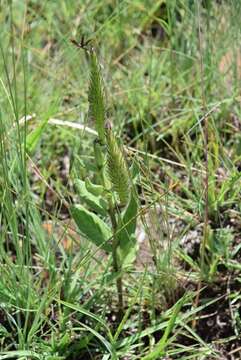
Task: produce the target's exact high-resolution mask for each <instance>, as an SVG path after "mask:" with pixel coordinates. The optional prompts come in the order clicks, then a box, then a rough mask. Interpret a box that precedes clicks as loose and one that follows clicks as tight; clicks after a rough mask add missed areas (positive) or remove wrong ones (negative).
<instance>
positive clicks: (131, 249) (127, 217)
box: [116, 192, 138, 267]
mask: <svg viewBox="0 0 241 360" xmlns="http://www.w3.org/2000/svg"><path fill="white" fill-rule="evenodd" d="M137 212H138V203H137V199H136V195H135V194H134V192H132V193H131V198H130V201H129V204H128V205H127V207H126V209H125V210H124V212H123V214H122V215H121V216H120V219H119V221H118V227H117V235H116V236H117V239H118V243H119V249H118V254H119V257H120V262H121V264H122V267H127V266H128V265H131V264H133V262H134V260H135V258H136V253H137V248H138V244H137V241H136V236H135V231H136V222H137Z"/></svg>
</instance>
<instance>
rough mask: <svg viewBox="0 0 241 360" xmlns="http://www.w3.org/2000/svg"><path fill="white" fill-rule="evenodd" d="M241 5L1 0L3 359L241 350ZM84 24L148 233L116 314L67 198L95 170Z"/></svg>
mask: <svg viewBox="0 0 241 360" xmlns="http://www.w3.org/2000/svg"><path fill="white" fill-rule="evenodd" d="M240 15H241V4H240V3H239V1H238V0H228V1H222V2H218V1H209V0H206V1H203V2H202V4H201V2H199V1H198V0H193V1H191V0H190V1H188V0H168V1H165V0H160V1H155V2H153V1H149V0H133V1H127V0H122V1H114V0H113V1H108V0H105V1H97V0H93V1H85V0H83V1H74V0H68V1H67V0H59V1H43V2H39V1H35V0H34V1H29V2H27V1H26V2H25V1H6V0H3V1H2V3H1V13H0V19H1V24H2V27H1V34H0V51H1V54H0V68H1V76H0V99H1V100H0V102H1V103H0V318H1V320H0V359H22V360H23V359H41V360H60V359H63V360H64V359H66V360H74V359H78V360H79V359H103V360H108V359H109V360H110V359H113V360H114V359H123V360H124V359H128V360H129V359H131V360H132V359H133V360H135V359H164V358H166V359H167V358H170V359H200V360H201V359H221V358H225V359H226V358H227V359H228V358H229V357H230V358H231V356H233V357H234V358H237V359H239V358H240V356H241V355H240V350H239V348H240V346H241V343H240V339H239V333H240V330H241V329H240V327H241V325H240V324H241V321H240V305H239V302H240V291H239V287H240V281H241V276H240V270H241V268H240V228H241V225H240V223H241V222H240V221H241V207H240V204H241V201H240V200H241V199H240V197H241V195H240V188H241V179H240V161H241V136H240V115H241V111H240V110H241V109H240V66H239V65H238V61H235V59H236V58H237V57H238V58H239V64H240V38H241V37H240V35H241V34H240ZM83 34H84V35H85V37H86V38H91V39H92V44H93V46H94V47H95V49H96V51H97V55H98V58H99V60H100V63H101V71H102V74H103V78H104V85H105V91H106V94H105V95H106V103H107V117H108V119H109V120H111V122H112V123H113V127H114V131H115V134H117V137H118V139H119V140H120V143H121V144H123V147H124V155H125V157H126V159H127V162H128V164H129V166H130V167H131V165H133V163H134V164H135V167H132V170H131V171H133V174H134V175H135V182H136V186H137V190H138V202H139V204H140V209H139V211H138V216H137V222H138V232H139V233H141V236H144V243H141V244H140V245H139V253H138V255H137V260H136V262H135V263H134V264H133V265H132V266H129V267H128V268H127V269H126V268H124V269H122V273H121V276H122V278H123V289H124V290H123V291H124V304H125V308H124V316H123V318H122V319H121V320H120V319H118V310H117V305H118V304H117V300H118V299H117V291H116V287H115V282H116V274H114V273H113V269H112V260H111V256H108V255H107V254H106V253H104V251H103V250H101V249H99V248H96V247H95V246H93V245H92V244H91V243H89V242H88V241H87V240H86V239H84V238H83V237H82V236H81V235H80V234H79V233H78V229H77V228H76V227H75V225H74V222H73V219H72V218H71V215H70V212H69V208H70V206H71V205H73V204H78V203H79V202H80V199H79V197H78V193H77V191H76V189H75V186H74V180H75V179H76V178H78V179H81V180H85V179H86V178H87V177H89V178H90V179H91V180H92V181H93V182H96V181H97V176H96V172H95V167H94V156H95V154H94V151H93V141H94V139H95V134H94V132H93V131H91V130H94V128H95V126H94V123H93V121H90V120H89V119H88V87H89V65H90V64H89V61H88V56H86V53H85V52H84V51H83V50H80V49H76V48H75V47H74V46H73V45H72V43H71V41H70V39H76V40H77V41H79V40H80V38H81V36H82V35H83ZM29 116H30V117H29ZM20 119H21V120H20ZM50 119H58V120H62V123H61V125H60V124H57V123H56V122H55V124H53V120H52V121H49V120H50ZM67 121H69V122H72V127H70V126H69V123H68V122H67ZM205 123H206V134H205ZM78 125H83V127H82V129H78ZM207 155H208V161H205V159H206V157H207ZM206 171H208V177H207V178H206ZM205 178H206V182H207V180H208V188H207V187H206V185H207V183H206V182H205ZM205 214H206V217H205ZM188 237H189V238H190V237H191V238H192V239H194V240H197V242H196V245H193V246H194V251H193V252H192V251H191V252H189V248H188V245H185V244H187V243H185V241H186V240H185V239H187V238H188ZM198 241H199V242H198ZM200 243H201V245H200ZM183 244H184V245H183ZM189 244H190V242H189ZM189 246H190V245H189ZM200 248H201V249H203V252H202V251H201V254H200ZM208 318H210V321H214V323H213V325H210V327H208V325H207V319H208ZM217 319H218V321H219V323H220V322H221V323H222V322H226V323H225V325H224V327H220V326H219V325H217V324H216V322H217ZM194 325H195V326H194ZM215 326H216V327H215ZM223 328H226V331H224V330H223ZM212 329H214V331H213V332H212V331H211V330H212ZM209 334H210V336H209Z"/></svg>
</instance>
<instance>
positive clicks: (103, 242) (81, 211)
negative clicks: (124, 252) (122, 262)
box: [70, 205, 112, 252]
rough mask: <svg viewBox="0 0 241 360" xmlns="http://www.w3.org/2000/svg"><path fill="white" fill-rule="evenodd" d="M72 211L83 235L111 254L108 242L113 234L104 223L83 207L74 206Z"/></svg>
mask: <svg viewBox="0 0 241 360" xmlns="http://www.w3.org/2000/svg"><path fill="white" fill-rule="evenodd" d="M70 211H71V215H72V216H73V219H74V221H75V222H76V224H77V226H78V228H79V231H80V232H81V234H82V235H83V236H84V237H85V238H87V239H88V240H90V241H91V242H92V243H93V244H95V245H96V246H98V247H101V248H103V249H104V250H105V251H107V252H110V251H111V246H110V244H109V243H108V240H110V239H111V237H112V232H111V229H110V228H109V227H108V226H107V225H106V224H105V223H104V221H103V220H101V219H100V218H99V217H98V216H97V215H95V214H94V213H92V212H90V211H88V210H86V209H85V208H84V207H83V206H81V205H75V206H72V207H71V210H70Z"/></svg>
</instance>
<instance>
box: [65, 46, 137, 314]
mask: <svg viewBox="0 0 241 360" xmlns="http://www.w3.org/2000/svg"><path fill="white" fill-rule="evenodd" d="M88 56H89V63H90V85H89V96H88V100H89V116H90V118H91V119H92V120H93V121H94V123H95V127H96V131H97V133H98V138H97V139H95V141H94V157H95V175H96V179H97V181H98V183H93V182H92V181H91V180H90V179H89V178H86V179H85V181H83V180H81V179H76V185H77V189H78V193H79V196H80V198H81V200H82V201H83V202H84V203H85V204H86V205H87V206H88V207H89V208H90V210H88V209H87V208H86V207H84V206H83V205H82V204H79V205H74V206H72V208H71V214H72V216H73V218H74V220H75V222H76V224H77V226H78V228H79V230H80V233H81V234H82V235H83V236H84V237H85V238H87V239H88V240H90V241H91V242H92V243H94V244H95V245H96V246H98V247H99V248H102V249H103V250H105V251H106V252H107V253H108V254H111V256H112V262H113V272H114V277H115V278H116V286H117V293H118V309H119V314H120V316H122V315H123V308H124V304H123V285H122V272H123V270H124V269H125V268H126V266H129V265H130V264H132V263H133V261H134V259H135V253H136V245H137V243H136V238H135V229H136V217H137V211H138V205H137V200H136V192H135V186H134V184H133V181H132V176H131V172H130V171H129V169H128V166H127V162H126V159H125V155H124V152H123V148H122V146H121V144H120V143H119V142H118V141H117V137H116V135H115V133H114V131H113V128H112V125H111V123H110V122H109V121H108V120H106V110H105V109H106V106H105V97H104V89H103V80H102V76H101V72H100V66H99V62H98V59H97V56H96V53H95V51H94V50H93V49H91V50H90V51H88ZM108 220H109V222H108ZM109 223H110V224H111V227H110V224H109Z"/></svg>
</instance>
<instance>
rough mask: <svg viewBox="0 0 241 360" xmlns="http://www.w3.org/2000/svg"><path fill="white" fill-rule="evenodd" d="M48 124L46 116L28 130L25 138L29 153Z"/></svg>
mask: <svg viewBox="0 0 241 360" xmlns="http://www.w3.org/2000/svg"><path fill="white" fill-rule="evenodd" d="M47 124H48V117H46V118H45V119H43V120H42V121H41V123H40V124H39V126H38V127H37V128H36V129H34V130H33V131H31V132H30V134H28V135H27V138H26V147H27V151H28V152H29V153H32V152H33V151H34V150H35V148H36V146H37V145H38V143H39V141H40V138H41V136H42V134H43V132H44V130H45V128H46V126H47Z"/></svg>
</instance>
